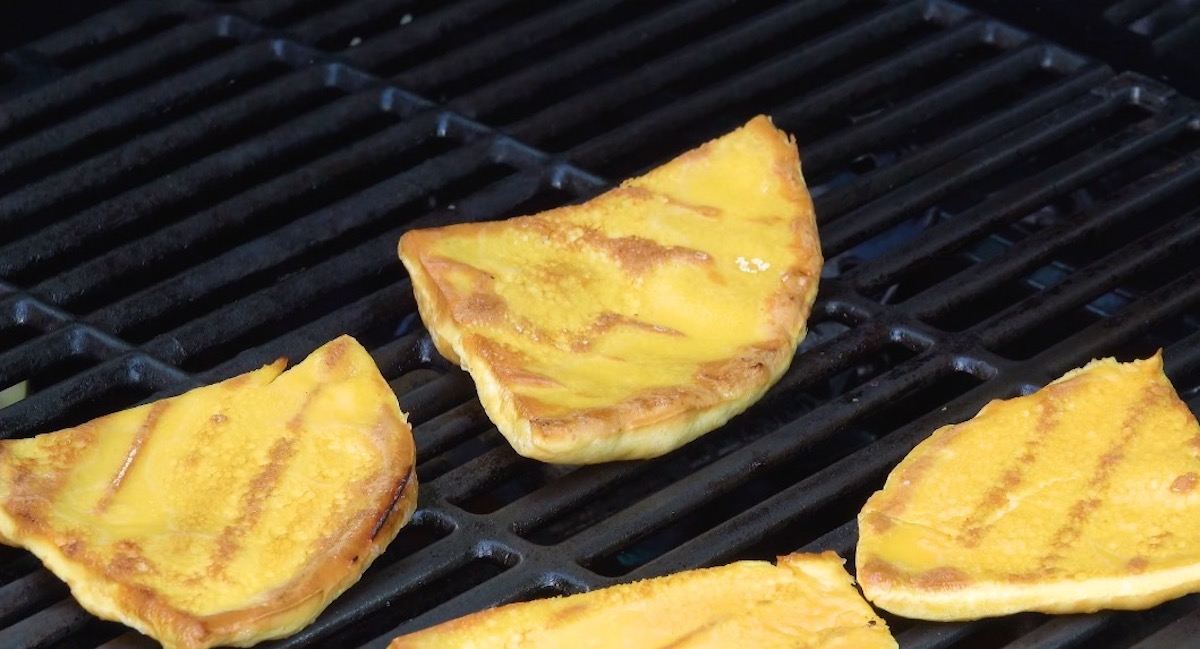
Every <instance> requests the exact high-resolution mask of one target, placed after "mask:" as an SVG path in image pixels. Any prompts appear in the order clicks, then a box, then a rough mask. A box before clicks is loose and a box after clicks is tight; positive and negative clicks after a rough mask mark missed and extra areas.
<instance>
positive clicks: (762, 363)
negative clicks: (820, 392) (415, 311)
mask: <svg viewBox="0 0 1200 649" xmlns="http://www.w3.org/2000/svg"><path fill="white" fill-rule="evenodd" d="M400 258H401V260H402V261H403V262H404V265H405V267H406V268H407V269H408V271H409V274H410V275H411V277H412V282H413V289H414V292H415V294H416V297H417V303H418V306H419V308H420V312H421V316H422V319H423V320H424V321H425V324H426V325H427V326H428V327H429V330H430V333H431V334H432V336H433V340H434V342H435V343H436V345H437V348H438V350H439V351H441V353H442V354H443V355H444V356H446V357H447V358H449V359H451V360H452V361H454V362H457V363H460V364H461V365H462V367H463V368H464V369H466V370H467V371H468V372H470V373H471V376H472V377H473V378H474V380H475V383H476V386H477V388H478V391H479V396H480V400H481V401H482V403H483V406H484V408H485V409H486V411H487V413H488V415H489V416H490V417H491V419H492V421H493V422H495V424H496V426H497V427H498V428H499V430H500V432H501V433H503V434H504V435H505V436H506V437H507V438H508V440H509V442H510V443H511V444H512V446H513V448H515V449H516V450H517V452H519V453H521V454H523V455H526V456H528V457H532V458H537V459H540V460H544V461H548V462H560V463H592V462H604V461H610V460H620V459H633V458H648V457H654V456H657V455H661V454H663V453H666V452H668V451H670V450H672V449H675V448H677V447H679V446H682V445H683V444H685V443H686V442H688V441H690V440H692V439H694V438H696V437H697V436H699V435H701V434H704V433H706V432H708V431H710V430H712V429H714V428H716V427H717V426H720V425H721V424H723V423H725V422H726V421H728V420H729V418H730V417H732V416H734V415H736V414H737V413H739V412H741V411H743V410H745V408H746V407H747V406H749V405H750V404H751V403H753V402H754V401H756V400H757V399H759V398H760V397H761V396H762V395H763V393H764V392H765V391H766V390H767V388H768V387H770V385H771V384H773V383H774V382H775V381H776V380H777V379H778V378H779V376H780V375H782V373H783V372H784V370H786V369H787V367H788V364H789V363H790V362H791V358H792V355H793V353H794V352H795V348H796V345H797V344H798V343H799V341H800V340H801V339H802V338H803V336H804V333H805V323H806V320H807V318H808V314H809V309H810V308H811V306H812V303H813V300H814V298H815V296H816V291H817V281H818V277H819V275H820V270H821V263H822V259H821V250H820V244H819V241H818V239H817V230H816V223H815V219H814V215H813V209H812V201H811V200H810V198H809V195H808V191H807V189H806V188H805V185H804V179H803V177H802V176H801V173H800V160H799V157H798V154H797V152H796V147H795V145H794V143H793V142H791V140H790V139H789V138H788V137H787V136H786V135H785V134H783V133H782V132H780V131H779V130H777V129H776V128H775V127H774V126H772V125H771V123H770V120H768V119H767V118H765V117H758V118H755V119H753V120H751V121H750V122H749V123H748V124H746V125H745V126H743V127H741V128H739V129H737V130H735V131H734V132H732V133H730V134H728V135H725V136H724V137H721V138H719V139H717V140H714V141H712V142H709V143H707V144H704V145H702V146H700V147H699V148H697V149H695V150H692V151H689V152H687V153H685V154H683V155H681V156H679V157H678V158H676V159H674V160H672V161H670V162H668V163H666V164H664V165H662V166H661V167H658V168H656V169H654V170H652V171H650V172H649V173H647V174H646V175H644V176H641V177H639V178H634V179H631V180H628V181H626V182H624V183H622V185H621V186H620V187H618V188H616V189H613V190H611V191H609V192H607V193H605V194H602V195H601V196H598V197H596V198H594V199H592V200H590V201H587V202H586V203H583V204H581V205H575V206H569V207H564V208H559V209H554V210H550V211H548V212H543V213H541V214H537V215H534V216H526V217H519V218H513V219H509V220H506V221H500V222H491V223H471V224H461V225H453V226H448V227H442V228H433V229H426V230H417V231H412V232H409V233H407V234H405V235H404V237H403V238H402V239H401V241H400Z"/></svg>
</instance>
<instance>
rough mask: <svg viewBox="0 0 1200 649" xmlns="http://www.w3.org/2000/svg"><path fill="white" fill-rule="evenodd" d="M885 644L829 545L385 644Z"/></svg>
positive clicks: (474, 618)
mask: <svg viewBox="0 0 1200 649" xmlns="http://www.w3.org/2000/svg"><path fill="white" fill-rule="evenodd" d="M451 647H454V648H459V647H494V648H496V649H510V648H511V649H518V648H520V649H540V648H543V647H545V648H550V647H572V648H574V649H593V648H595V649H599V648H602V647H639V648H644V649H653V648H660V647H661V648H664V649H665V648H666V647H671V648H673V649H700V648H703V647H755V648H757V649H773V648H780V649H782V648H785V647H786V648H788V649H806V648H811V649H818V648H819V649H886V648H895V647H896V641H895V640H894V639H893V638H892V636H891V634H890V633H889V631H888V628H887V624H886V623H884V621H883V620H881V619H880V618H879V617H878V616H876V615H875V612H874V611H872V610H871V607H870V606H868V605H867V603H866V602H865V601H863V598H862V596H861V595H859V594H858V591H856V590H855V589H854V586H853V581H852V580H851V579H850V575H848V574H846V571H845V569H844V568H843V567H842V559H841V557H838V556H837V555H836V554H834V553H832V552H825V553H822V554H793V555H788V556H784V557H779V561H778V565H776V566H772V565H771V564H770V563H767V562H764V561H740V562H737V563H732V564H729V565H726V566H720V567H716V568H705V569H700V570H689V571H685V572H681V573H677V574H674V575H669V576H666V577H661V578H658V579H648V580H645V581H639V582H636V583H632V584H623V585H619V586H612V587H610V588H604V589H600V590H595V591H592V592H589V593H583V594H579V595H571V596H569V597H557V598H551V599H543V600H537V601H533V602H525V603H520V604H510V605H508V606H502V607H500V608H495V609H490V610H486V611H481V612H479V613H474V614H472V615H468V616H466V617H462V618H459V619H457V620H451V621H449V622H446V623H444V624H441V625H438V626H435V627H432V628H429V629H425V630H423V631H418V632H416V633H412V634H409V635H405V636H401V637H399V638H396V639H395V640H393V641H392V644H391V647H390V649H442V648H446V649H449V648H451Z"/></svg>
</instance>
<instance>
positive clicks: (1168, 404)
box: [857, 355, 1200, 620]
mask: <svg viewBox="0 0 1200 649" xmlns="http://www.w3.org/2000/svg"><path fill="white" fill-rule="evenodd" d="M1198 476H1200V426H1198V425H1197V423H1196V418H1195V416H1193V414H1192V412H1191V411H1190V410H1189V409H1188V407H1187V405H1186V404H1185V403H1183V402H1182V401H1181V400H1180V399H1179V397H1178V396H1177V395H1176V394H1175V389H1174V388H1173V387H1172V386H1171V383H1170V382H1169V381H1168V379H1167V377H1166V375H1164V374H1163V370H1162V357H1161V355H1158V356H1154V357H1152V358H1150V359H1147V360H1144V361H1135V362H1132V363H1124V364H1122V363H1117V362H1116V361H1114V360H1113V359H1111V358H1110V359H1105V360H1100V361H1093V362H1092V363H1090V364H1088V365H1087V366H1086V367H1083V368H1081V369H1077V370H1072V371H1071V372H1068V373H1067V374H1066V375H1065V376H1063V377H1062V378H1060V379H1058V380H1057V381H1055V382H1053V383H1051V384H1050V385H1047V386H1046V387H1045V388H1042V389H1041V390H1039V391H1038V392H1036V393H1034V394H1031V395H1029V396H1024V397H1018V398H1014V399H1008V400H1005V401H993V402H991V403H989V404H988V405H987V406H985V407H984V408H983V409H982V410H981V411H980V412H979V414H978V415H976V416H975V418H973V419H971V420H969V421H965V422H963V423H961V424H957V425H953V426H946V427H944V428H941V429H939V430H937V431H935V432H934V433H933V435H932V436H930V438H929V439H927V440H925V441H924V442H922V443H921V444H920V445H918V446H917V447H916V448H915V449H913V451H912V452H911V453H910V454H909V455H908V457H906V458H905V459H904V461H902V462H901V463H900V465H899V466H897V467H896V469H895V470H894V471H893V472H892V474H891V475H890V476H889V477H888V479H887V483H886V484H885V486H884V488H883V490H882V491H880V492H878V493H876V494H875V495H873V496H872V497H871V498H870V499H869V500H868V501H867V503H866V506H865V507H864V508H863V510H862V512H861V513H860V514H859V517H858V523H859V534H860V536H859V543H858V553H857V566H858V579H859V582H860V583H861V584H862V588H863V593H864V594H865V595H866V596H867V598H868V599H870V600H871V601H872V602H874V603H875V604H876V605H877V606H879V607H881V608H883V609H886V610H888V611H891V612H893V613H897V614H899V615H904V616H907V617H914V618H921V619H931V620H961V619H973V618H978V617H986V616H994V615H1003V614H1007V613H1014V612H1017V611H1042V612H1047V613H1081V612H1091V611H1095V610H1098V609H1102V608H1119V609H1139V608H1148V607H1151V606H1154V605H1156V604H1158V603H1160V602H1163V601H1166V600H1168V599H1171V598H1174V597H1178V596H1180V595H1183V594H1185V593H1190V592H1195V591H1198V590H1200V491H1198V490H1197V489H1196V487H1197V482H1198V480H1200V478H1198Z"/></svg>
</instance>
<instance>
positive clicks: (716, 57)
mask: <svg viewBox="0 0 1200 649" xmlns="http://www.w3.org/2000/svg"><path fill="white" fill-rule="evenodd" d="M635 5H636V6H635ZM356 39H357V42H355V40H356ZM5 57H6V58H5V59H4V62H5V64H6V66H7V65H8V63H9V62H13V61H15V62H19V63H21V65H13V66H10V67H12V71H11V75H10V76H9V77H4V78H0V83H3V84H4V85H3V86H0V89H2V90H3V91H4V92H5V93H6V96H7V97H8V99H7V101H5V102H4V103H2V104H0V232H3V235H2V236H0V390H4V389H5V388H9V387H10V386H17V387H16V388H15V389H18V390H20V391H22V392H24V393H26V394H27V396H26V397H25V398H23V399H21V400H18V401H16V402H15V403H12V404H11V405H5V406H0V431H2V434H3V435H4V436H6V437H18V436H28V435H33V434H37V433H40V432H46V431H50V430H54V429H57V428H61V427H63V426H69V425H73V424H76V423H80V422H82V421H86V420H87V419H89V418H91V417H94V416H96V415H98V414H102V413H104V412H109V411H112V410H115V409H119V408H123V407H126V406H129V405H132V404H135V403H138V402H141V401H144V400H146V399H149V398H154V397H157V396H162V395H166V394H171V393H178V392H180V391H183V390H185V389H188V388H189V387H192V386H195V385H199V384H201V383H205V382H210V381H213V380H217V379H219V378H224V377H227V376H230V375H233V374H235V373H237V372H241V371H246V370H248V369H251V368H253V367H255V366H257V365H259V364H261V363H264V362H269V361H271V360H274V358H276V357H278V356H288V357H291V358H293V359H298V358H300V357H302V356H304V355H305V354H306V353H307V352H309V351H311V350H312V349H314V348H315V347H316V346H318V345H319V344H321V343H323V342H325V341H326V340H329V339H331V338H333V337H334V336H336V335H337V334H340V333H343V332H346V333H350V334H352V335H355V336H356V337H358V338H359V339H360V340H361V341H363V342H364V344H366V346H367V347H368V348H369V349H371V350H372V353H373V355H374V357H375V359H376V360H377V361H378V362H379V365H380V367H381V368H382V370H383V371H384V373H385V375H386V376H387V378H388V380H389V381H390V383H391V385H392V387H393V388H394V389H395V391H396V392H397V394H398V396H399V398H400V401H401V405H402V407H403V408H404V409H405V410H406V411H409V412H411V421H412V423H413V424H414V426H415V432H416V438H417V444H418V453H419V457H420V464H419V466H418V472H419V474H420V475H421V477H422V490H421V503H420V504H421V509H420V511H419V512H418V514H417V516H416V517H415V519H414V521H413V523H412V524H410V525H409V526H408V527H407V528H406V529H405V530H403V531H402V532H401V534H400V536H399V537H398V539H397V540H396V542H395V543H394V544H393V545H392V546H391V547H390V548H389V550H388V551H387V553H386V554H385V555H384V556H383V557H381V558H380V560H379V561H378V562H377V563H376V564H375V565H374V566H373V567H372V568H371V570H369V571H368V572H367V573H366V575H365V576H364V578H363V580H362V581H361V582H360V583H359V584H358V585H356V586H355V587H354V588H352V589H351V590H350V591H349V592H348V593H347V594H346V595H344V596H343V597H342V598H340V599H339V600H337V601H336V602H334V604H333V605H332V606H331V607H330V609H329V610H328V611H327V612H326V613H325V614H324V615H322V617H321V618H320V619H319V620H318V621H317V622H316V623H315V624H314V625H312V626H311V627H309V628H307V629H305V630H304V631H302V632H301V633H300V634H298V635H297V636H295V637H293V638H289V639H287V640H283V641H280V642H277V643H273V644H272V645H271V646H277V647H306V646H330V645H336V646H359V645H362V646H370V647H381V646H384V645H385V644H386V642H387V641H388V640H389V639H390V638H391V637H392V636H394V635H395V634H396V633H397V632H398V631H401V630H410V629H415V628H418V627H421V626H425V625H428V624H431V623H434V622H437V621H440V620H445V619H448V618H451V617H454V616H457V615H460V614H462V613H465V612H469V611H472V610H477V609H479V608H483V607H485V606H490V605H494V604H496V603H501V602H508V601H517V600H523V599H531V598H534V597H542V596H548V595H553V594H560V593H570V592H577V591H581V590H585V589H588V588H594V587H597V586H601V585H606V584H610V583H616V582H619V581H627V580H632V579H637V578H643V577H647V576H652V575H657V574H662V573H666V572H669V571H674V570H679V569H684V568H692V567H697V566H702V565H712V564H716V563H722V562H725V561H730V560H734V559H739V558H769V557H771V556H773V555H776V554H780V553H785V552H791V551H794V550H797V549H800V548H803V549H810V550H811V549H826V548H828V549H835V550H837V551H839V552H840V553H841V554H842V555H843V556H846V557H852V552H853V546H854V541H855V535H856V529H855V527H854V524H853V518H854V515H855V514H856V513H857V510H858V508H859V507H860V506H861V504H862V502H863V501H864V500H865V499H866V497H867V496H868V495H869V494H870V493H871V492H872V491H874V490H875V489H877V488H878V487H879V486H880V485H881V484H882V481H883V478H884V476H885V475H886V474H887V472H888V470H890V468H891V467H892V466H894V465H895V463H896V462H898V461H899V459H900V458H901V457H903V455H904V454H905V453H906V452H907V451H908V450H909V449H911V448H912V446H913V445H915V444H916V443H917V442H919V441H920V440H921V439H923V438H924V437H925V436H927V435H928V434H929V432H930V431H931V430H933V429H934V428H936V427H937V426H939V425H942V424H944V423H948V422H952V421H958V420H962V419H965V418H967V417H969V416H971V415H972V414H973V413H974V412H975V411H976V410H977V409H978V408H979V407H980V406H981V405H982V404H983V403H985V402H986V401H988V400H990V399H992V398H997V397H1005V396H1012V395H1015V394H1019V393H1023V392H1029V391H1031V390H1033V389H1036V388H1037V387H1038V386H1040V385H1041V384H1043V383H1044V382H1046V381H1047V380H1049V379H1051V378H1053V377H1055V376H1057V375H1059V374H1061V373H1062V372H1063V371H1065V370H1067V369H1069V368H1071V367H1075V366H1077V365H1079V364H1081V363H1083V362H1085V361H1086V360H1088V359H1090V358H1092V357H1095V356H1101V355H1113V354H1115V355H1117V356H1118V357H1120V358H1122V359H1129V358H1132V357H1134V356H1144V355H1146V354H1148V353H1151V352H1153V351H1154V350H1155V349H1157V348H1159V347H1162V348H1165V352H1166V359H1167V366H1168V373H1169V374H1170V375H1171V377H1172V378H1173V379H1174V380H1175V382H1176V385H1177V387H1178V388H1179V390H1180V393H1181V394H1182V395H1183V396H1184V398H1185V399H1187V400H1188V401H1189V403H1190V404H1191V405H1192V407H1193V409H1196V408H1197V406H1200V399H1198V395H1200V310H1198V306H1200V288H1198V287H1200V282H1197V281H1196V280H1197V277H1196V272H1195V270H1194V269H1193V267H1192V265H1191V264H1190V263H1189V261H1190V260H1191V259H1194V258H1195V254H1196V252H1198V249H1200V236H1198V235H1200V228H1198V227H1197V226H1196V222H1197V219H1196V218H1195V217H1196V216H1197V215H1196V213H1195V208H1194V205H1192V204H1190V202H1189V200H1188V199H1189V197H1190V196H1193V195H1195V191H1196V190H1197V188H1200V139H1198V137H1200V134H1198V133H1197V129H1198V124H1200V122H1198V112H1197V108H1196V105H1195V104H1194V103H1192V102H1190V101H1188V100H1187V99H1185V98H1182V97H1180V96H1177V95H1176V94H1174V93H1173V92H1172V91H1171V90H1170V89H1169V88H1166V87H1164V86H1161V85H1158V84H1156V83H1154V82H1151V81H1149V80H1147V79H1144V78H1141V77H1138V76H1133V75H1114V73H1113V72H1112V71H1111V70H1110V69H1109V68H1108V67H1106V66H1104V65H1103V64H1101V63H1098V62H1096V61H1094V60H1090V59H1087V58H1084V57H1080V56H1078V55H1075V54H1072V53H1071V52H1068V51H1065V50H1063V49H1060V48H1059V47H1057V46H1055V45H1053V44H1051V43H1048V42H1046V41H1044V40H1041V39H1038V38H1035V37H1032V36H1030V35H1029V34H1027V33H1025V32H1022V31H1019V30H1017V29H1013V28H1011V27H1008V26H1006V25H1004V24H1001V23H998V22H996V21H993V20H989V19H987V18H986V17H983V16H980V15H978V14H975V13H972V12H970V11H968V10H965V9H963V8H961V7H959V6H957V5H955V4H952V3H948V2H940V1H930V2H870V1H859V2H849V3H835V2H825V1H822V0H816V1H813V2H806V3H772V2H766V1H758V2H740V3H734V2H727V1H702V0H692V1H680V2H675V3H658V4H651V3H629V2H620V1H618V0H611V1H608V0H577V1H575V2H570V3H562V5H561V6H558V7H556V8H554V9H551V10H544V9H542V8H541V7H540V5H539V3H532V2H526V1H524V0H465V1H463V2H455V3H430V2H419V1H412V2H404V1H403V0H394V1H381V0H360V1H349V2H340V3H332V4H331V3H323V2H315V1H312V0H244V1H241V2H229V3H220V4H217V3H204V2H191V1H186V0H179V1H177V2H168V3H150V2H130V3H128V4H124V5H121V6H118V7H116V8H114V9H112V10H110V11H108V12H106V13H105V14H102V15H100V16H98V17H95V18H93V19H90V20H89V21H86V22H84V23H82V24H81V25H79V26H77V27H74V28H71V29H68V30H65V31H62V32H59V33H57V34H54V35H52V36H50V37H47V38H44V39H41V40H38V41H35V42H33V43H31V44H29V45H27V46H24V47H22V48H20V49H19V50H17V51H15V52H12V53H9V54H7V55H5ZM35 63H36V65H35ZM4 69H5V71H6V72H7V71H8V69H9V68H8V67H5V68H4ZM10 81H11V82H10ZM759 112H766V113H769V114H771V115H773V116H774V118H775V120H776V123H777V124H778V125H780V126H781V127H782V128H784V129H786V130H788V131H790V132H794V133H796V135H797V138H798V140H799V143H800V147H801V152H802V154H803V156H804V160H805V174H806V177H807V178H808V180H809V183H810V188H811V190H812V193H813V195H814V197H815V200H816V203H817V210H818V214H819V217H820V220H821V234H822V243H823V247H824V250H825V252H826V257H827V259H828V263H827V265H826V269H825V277H824V278H823V280H822V287H821V296H820V298H819V299H818V302H817V305H816V308H815V310H814V314H813V318H812V321H811V322H810V325H811V327H810V329H811V330H810V334H809V338H808V340H806V342H805V343H804V345H802V347H801V349H800V351H799V352H798V354H797V358H796V360H795V362H794V364H793V366H792V368H791V370H790V371H789V372H788V373H787V374H786V375H785V376H784V378H783V379H782V380H781V381H780V384H779V385H778V386H776V387H775V388H774V389H772V390H771V392H770V393H769V394H768V395H767V396H766V397H765V398H764V399H763V401H761V402H760V403H758V404H756V405H755V406H753V407H751V408H750V409H749V410H748V411H747V412H746V413H745V414H743V415H742V416H740V417H738V418H737V419H736V420H735V421H733V422H731V423H730V424H729V425H727V426H726V427H724V428H723V429H722V430H721V431H718V432H715V433H713V434H712V435H709V436H706V437H703V438H701V439H700V440H697V441H696V442H694V443H693V444H690V445H688V446H687V447H685V448H683V449H680V450H679V451H676V452H675V453H672V454H670V455H668V456H666V457H663V458H659V459H656V460H652V461H648V462H639V463H622V464H616V465H611V466H596V467H583V468H578V467H556V466H548V465H542V464H539V463H536V462H533V461H530V460H526V459H523V458H520V457H518V456H516V455H515V454H514V453H513V452H512V451H511V450H510V449H509V448H508V447H507V445H506V444H505V443H504V442H503V439H502V438H501V437H500V435H499V433H497V432H496V430H495V428H494V427H493V426H491V424H490V423H489V422H488V420H487V418H486V416H484V414H483V412H482V409H481V408H480V406H479V404H478V402H477V401H476V400H475V398H474V390H473V386H472V384H471V382H470V380H469V379H467V378H466V377H465V375H463V374H462V373H461V372H459V371H458V370H455V369H453V368H450V367H448V366H447V364H446V363H445V361H444V360H442V359H440V358H439V357H438V356H437V354H436V352H434V351H433V348H432V345H431V343H430V341H429V338H428V335H427V334H426V333H425V331H424V330H423V329H422V328H421V326H420V321H419V319H417V317H416V314H415V304H414V301H413V298H412V295H411V287H410V285H409V284H408V280H407V278H406V277H405V275H404V273H403V270H402V268H401V267H400V265H399V263H398V262H397V260H396V259H395V243H396V240H397V239H398V237H399V235H400V234H401V233H402V232H403V231H405V230H406V229H409V228H414V227H422V226H426V225H433V224H442V223H451V222H461V221H466V220H481V219H498V218H504V217H507V216H511V215H515V214H520V213H530V212H534V211H537V210H540V209H545V208H548V207H553V206H556V205H561V204H565V203H569V202H574V201H579V200H583V199H586V198H587V197H589V196H592V195H594V194H595V193H597V192H599V191H601V190H602V189H604V188H605V187H607V186H608V181H607V180H605V178H609V179H611V178H616V177H619V176H621V175H624V174H628V173H636V172H637V171H639V170H642V169H644V168H646V167H649V166H652V165H653V164H656V163H657V162H660V161H662V160H664V159H666V158H667V157H669V156H670V155H672V154H674V153H676V152H679V151H682V150H684V149H686V148H687V147H689V146H692V145H694V144H696V143H698V142H700V141H702V140H704V139H707V138H709V137H712V136H715V135H717V134H719V133H721V132H723V131H724V130H726V129H728V128H729V127H731V126H734V125H736V124H738V123H740V122H742V121H744V120H745V119H746V118H748V117H750V116H751V115H753V114H755V113H759ZM13 393H14V392H10V393H9V394H13ZM10 400H11V397H10ZM2 403H4V402H0V404H2ZM1198 602H1200V600H1198V599H1197V598H1196V597H1187V598H1183V599H1180V600H1177V601H1175V602H1171V603H1168V604H1166V605H1163V606H1160V607H1157V608H1155V609H1153V610H1151V611H1147V612H1136V613H1101V614H1097V615H1090V616H1070V617H1057V618H1052V617H1048V616H1040V615H1023V616H1013V617H1008V618H1002V619H997V620H986V621H980V622H974V623H968V624H928V623H919V622H911V621H907V620H900V619H892V620H889V622H890V623H891V624H892V626H893V628H894V630H895V631H896V633H897V635H898V637H899V638H900V640H901V645H902V646H903V647H906V648H907V647H923V648H932V647H952V646H957V647H980V646H982V647H1002V646H1008V647H1071V646H1098V645H1100V644H1104V645H1105V646H1111V647H1129V646H1140V645H1138V643H1140V642H1146V643H1154V642H1159V641H1166V640H1169V639H1170V638H1172V637H1180V636H1179V634H1182V633H1186V632H1187V630H1188V629H1190V628H1191V627H1192V626H1194V624H1195V619H1196V617H1197V615H1200V613H1198V611H1200V604H1198ZM1155 634H1159V635H1155ZM147 645H148V642H147V641H146V640H145V639H144V638H140V637H139V636H137V635H136V634H133V633H130V632H128V631H127V630H126V629H125V628H124V627H121V626H120V625H116V624H111V623H105V622H101V621H98V620H95V619H94V618H92V617H91V616H89V615H87V614H86V613H84V612H83V611H82V610H81V609H79V607H78V606H77V605H76V604H75V603H74V602H73V600H71V599H70V598H69V596H68V594H67V592H66V590H65V588H64V587H63V586H62V585H61V584H59V583H58V582H57V581H56V580H55V579H54V578H53V577H52V576H50V575H49V573H48V572H47V571H45V570H44V569H43V568H41V566H40V564H38V562H37V561H36V560H33V559H32V557H30V556H29V555H28V554H27V553H24V552H20V551H16V550H4V551H3V553H2V554H0V646H6V647H7V646H12V647H96V646H105V647H131V646H147ZM1147 646H1149V645H1148V644H1147Z"/></svg>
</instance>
